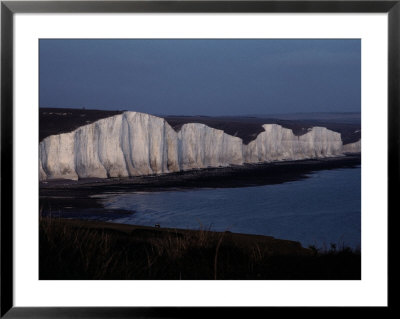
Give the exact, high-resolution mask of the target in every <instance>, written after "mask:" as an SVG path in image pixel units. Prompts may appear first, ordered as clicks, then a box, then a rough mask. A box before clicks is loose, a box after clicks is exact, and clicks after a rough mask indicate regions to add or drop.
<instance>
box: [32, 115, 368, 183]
mask: <svg viewBox="0 0 400 319" xmlns="http://www.w3.org/2000/svg"><path fill="white" fill-rule="evenodd" d="M263 128H264V130H265V131H264V132H262V133H260V134H259V135H258V136H257V138H256V139H255V140H253V141H252V142H250V143H249V144H248V145H245V144H243V141H242V139H240V138H238V137H235V136H231V135H228V134H226V133H224V132H223V131H221V130H217V129H214V128H211V127H208V126H207V125H204V124H199V123H188V124H184V125H183V126H182V128H181V130H180V131H179V132H175V130H174V129H173V128H172V127H171V126H170V125H169V124H168V123H167V121H165V120H164V119H163V118H160V117H156V116H152V115H149V114H144V113H138V112H125V113H123V114H120V115H115V116H112V117H109V118H106V119H102V120H99V121H96V122H94V123H91V124H88V125H85V126H82V127H80V128H78V129H76V130H75V131H73V132H70V133H64V134H59V135H52V136H48V137H46V138H45V139H44V140H43V141H42V142H40V144H39V179H40V180H49V179H59V178H63V179H75V180H76V179H78V178H89V177H97V178H108V177H128V176H139V175H149V174H161V173H169V172H177V171H181V170H189V169H193V168H205V167H220V166H229V165H242V164H244V163H259V162H271V161H280V160H299V159H308V158H321V157H331V156H340V155H343V154H344V153H358V152H360V151H361V142H360V141H359V142H356V143H352V144H348V145H345V146H343V144H342V140H341V136H340V133H337V132H334V131H330V130H328V129H326V128H324V127H314V128H312V129H310V130H309V132H307V133H306V134H304V135H301V136H296V135H294V134H293V132H292V130H290V129H286V128H283V127H282V126H280V125H276V124H265V125H263Z"/></svg>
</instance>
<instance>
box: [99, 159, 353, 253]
mask: <svg viewBox="0 0 400 319" xmlns="http://www.w3.org/2000/svg"><path fill="white" fill-rule="evenodd" d="M309 176H310V177H309V178H307V179H304V180H300V181H294V182H287V183H283V184H278V185H265V186H255V187H241V188H219V189H193V190H184V191H164V192H146V193H144V192H141V193H129V194H122V195H110V196H108V197H106V198H105V199H104V204H105V207H107V208H118V209H126V210H132V211H135V213H134V214H132V215H130V216H129V217H123V218H118V219H113V220H112V222H116V223H126V224H135V225H147V226H154V225H155V224H160V226H161V227H175V228H187V229H200V228H202V229H211V230H216V231H225V230H229V231H232V232H239V233H248V234H261V235H269V236H274V237H276V238H282V239H290V240H296V241H300V242H301V243H302V245H303V246H305V247H307V246H309V245H315V246H317V247H324V245H325V246H326V247H329V246H330V244H331V243H335V244H339V245H341V244H345V245H347V246H351V247H353V248H357V247H359V246H360V241H361V168H360V167H358V168H346V169H336V170H325V171H317V172H315V173H313V174H310V175H309Z"/></svg>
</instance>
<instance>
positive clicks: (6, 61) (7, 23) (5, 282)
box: [0, 0, 400, 318]
mask: <svg viewBox="0 0 400 319" xmlns="http://www.w3.org/2000/svg"><path fill="white" fill-rule="evenodd" d="M92 12H96V13H100V12H103V13H107V12H110V13H120V12H174V13H189V12H248V13H255V12H272V13H278V12H313V13H324V12H329V13H346V12H351V13H355V12H360V13H365V12H384V13H388V34H389V39H388V44H389V47H388V64H389V70H388V76H389V77H388V115H389V116H388V128H389V132H388V152H389V154H388V159H389V161H388V169H389V172H388V173H389V175H388V203H389V210H388V212H382V213H387V214H388V220H389V222H388V225H392V227H393V222H391V220H392V219H393V215H394V214H395V213H398V205H397V197H398V194H397V189H398V187H399V186H400V185H399V184H400V183H399V175H400V174H399V143H400V134H399V133H400V130H399V125H398V122H399V120H400V117H399V106H400V94H399V91H400V90H399V89H400V0H396V1H379V0H378V1H374V0H372V1H371V0H355V1H346V0H341V1H340V0H339V1H337V0H336V1H321V0H318V1H313V0H309V1H280V0H272V1H1V281H0V284H1V313H0V315H1V317H3V316H5V317H6V318H70V317H71V318H72V317H75V318H106V317H107V318H108V317H112V318H132V317H140V318H148V317H153V318H177V317H184V318H192V317H200V316H201V317H205V316H207V315H210V314H211V313H212V314H213V316H226V315H233V314H235V315H239V316H240V315H243V316H246V317H249V318H251V317H253V316H254V315H255V314H256V313H257V316H259V315H260V314H261V315H266V314H267V313H268V314H270V313H271V312H275V313H278V312H279V315H282V311H283V310H284V311H286V310H291V311H296V314H297V315H298V316H301V315H304V314H305V312H306V311H308V310H310V308H306V307H296V308H295V307H290V308H285V309H282V308H278V307H261V308H259V307H252V308H222V307H219V308H213V309H211V308H208V307H204V308H195V309H194V308H190V307H189V308H177V307H167V308H165V307H164V308H141V307H139V308H138V307H117V308H115V307H105V308H98V307H88V308H78V307H64V308H51V307H41V308H40V307H37V308H23V307H14V304H13V217H12V215H13V214H12V212H13V16H14V14H15V13H92ZM378 111H379V110H378ZM389 213H390V214H389ZM388 234H389V237H388V244H389V246H388V247H389V255H390V251H391V249H392V247H393V235H392V234H393V232H392V231H390V228H389V229H388ZM389 255H388V261H391V259H390V258H389ZM390 269H392V266H391V267H389V269H388V271H390ZM388 273H389V277H390V272H388ZM388 287H391V286H390V281H388ZM392 299H393V295H392V294H390V289H389V298H388V307H381V308H378V309H377V310H378V311H380V312H382V311H385V312H387V311H390V310H391V309H392V306H393V300H392ZM357 309H358V310H360V311H363V310H364V311H368V312H369V313H371V311H372V310H371V309H370V308H357ZM326 310H327V309H326V307H319V308H313V311H315V312H317V313H323V312H325V311H326ZM339 310H341V308H340V307H336V308H330V309H329V311H330V312H331V313H332V314H333V315H335V313H336V312H338V311H339ZM347 310H348V308H347V309H346V311H347Z"/></svg>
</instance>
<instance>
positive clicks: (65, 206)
mask: <svg viewBox="0 0 400 319" xmlns="http://www.w3.org/2000/svg"><path fill="white" fill-rule="evenodd" d="M360 164H361V155H347V156H344V157H335V158H324V159H317V160H316V159H313V160H304V161H286V162H283V161H282V162H274V163H264V164H249V165H245V166H240V167H224V168H208V169H200V170H192V171H184V172H178V173H170V174H163V175H154V176H140V177H133V178H121V179H109V180H102V179H95V180H93V179H90V180H80V181H72V180H57V181H51V182H48V183H45V184H44V183H40V184H39V208H40V212H41V214H43V215H46V216H49V215H56V216H57V215H58V216H62V217H73V218H88V219H89V218H90V217H93V216H97V217H98V218H99V219H104V220H106V219H113V218H119V217H124V216H126V215H127V214H133V213H134V212H133V211H130V210H121V209H105V208H104V206H103V204H102V199H103V198H104V197H105V196H107V195H108V196H109V195H110V194H126V193H133V192H156V191H157V192H160V191H176V190H181V191H184V190H190V189H202V188H237V187H255V186H262V185H275V184H281V183H285V182H291V181H299V180H303V179H307V178H308V177H309V176H310V175H311V174H313V173H314V172H316V171H320V170H332V169H345V168H355V167H358V166H360Z"/></svg>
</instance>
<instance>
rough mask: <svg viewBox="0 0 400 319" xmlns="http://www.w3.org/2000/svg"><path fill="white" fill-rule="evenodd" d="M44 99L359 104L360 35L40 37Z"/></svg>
mask: <svg viewBox="0 0 400 319" xmlns="http://www.w3.org/2000/svg"><path fill="white" fill-rule="evenodd" d="M39 73H40V106H41V107H71V108H82V107H85V108H87V109H104V110H122V109H123V110H133V111H140V112H146V113H150V114H160V115H162V114H165V115H167V114H176V115H178V114H184V115H196V114H200V115H249V114H274V113H294V112H360V110H361V41H360V40H47V39H46V40H40V72H39Z"/></svg>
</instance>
